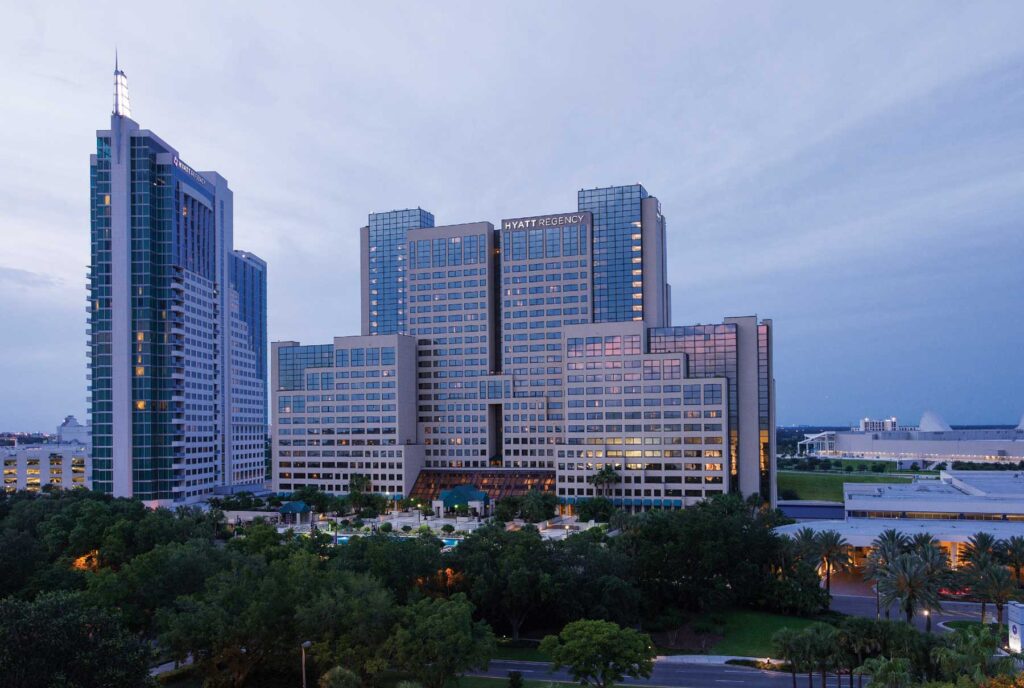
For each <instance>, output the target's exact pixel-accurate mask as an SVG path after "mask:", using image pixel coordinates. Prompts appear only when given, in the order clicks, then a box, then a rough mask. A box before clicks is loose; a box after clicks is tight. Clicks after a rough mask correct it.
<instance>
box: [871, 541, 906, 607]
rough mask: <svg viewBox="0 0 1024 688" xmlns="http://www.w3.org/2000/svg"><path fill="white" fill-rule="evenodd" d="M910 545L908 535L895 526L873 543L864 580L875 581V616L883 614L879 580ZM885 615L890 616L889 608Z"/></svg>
mask: <svg viewBox="0 0 1024 688" xmlns="http://www.w3.org/2000/svg"><path fill="white" fill-rule="evenodd" d="M908 546H909V540H908V539H907V536H906V535H904V534H903V533H901V532H899V531H898V530H896V529H895V528H889V529H887V530H883V531H882V532H881V533H879V535H878V537H876V538H875V539H874V541H872V543H871V554H870V555H869V556H868V562H867V565H866V566H865V567H864V580H867V581H870V582H872V583H874V586H873V587H874V588H875V618H876V619H878V618H880V616H881V608H882V604H881V597H880V595H879V593H878V581H879V579H881V577H882V575H883V573H884V571H885V567H887V566H888V565H889V563H890V562H892V561H893V560H894V559H896V557H898V556H899V555H901V554H903V552H905V551H906V549H907V547H908ZM885 617H886V618H889V609H888V608H886V610H885Z"/></svg>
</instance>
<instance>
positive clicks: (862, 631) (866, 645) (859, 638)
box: [840, 616, 881, 686]
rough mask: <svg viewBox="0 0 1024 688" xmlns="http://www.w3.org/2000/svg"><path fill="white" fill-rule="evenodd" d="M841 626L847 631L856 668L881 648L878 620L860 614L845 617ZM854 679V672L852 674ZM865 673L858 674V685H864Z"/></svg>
mask: <svg viewBox="0 0 1024 688" xmlns="http://www.w3.org/2000/svg"><path fill="white" fill-rule="evenodd" d="M840 628H841V629H842V630H843V631H844V632H845V635H846V641H847V643H848V645H849V650H850V653H851V654H852V655H853V658H854V662H853V666H854V669H856V668H857V667H859V666H861V665H862V664H863V663H864V660H865V659H866V658H867V657H870V656H871V655H872V654H874V653H875V652H878V651H879V650H880V649H881V642H880V641H879V638H878V636H877V631H878V622H877V621H872V620H871V619H865V618H863V617H858V616H850V617H847V618H845V619H843V623H842V626H840ZM851 680H852V674H851ZM863 684H864V675H863V674H861V675H860V676H858V685H861V686H863Z"/></svg>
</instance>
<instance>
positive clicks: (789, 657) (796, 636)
mask: <svg viewBox="0 0 1024 688" xmlns="http://www.w3.org/2000/svg"><path fill="white" fill-rule="evenodd" d="M772 645H773V646H774V647H775V653H776V654H777V655H778V656H779V657H780V658H781V659H782V660H783V661H786V662H789V670H790V672H792V674H793V688H796V671H797V669H798V668H799V667H800V666H802V664H803V657H802V655H803V642H802V640H801V638H800V632H799V631H797V630H795V629H793V628H780V629H779V630H777V631H775V633H774V635H772Z"/></svg>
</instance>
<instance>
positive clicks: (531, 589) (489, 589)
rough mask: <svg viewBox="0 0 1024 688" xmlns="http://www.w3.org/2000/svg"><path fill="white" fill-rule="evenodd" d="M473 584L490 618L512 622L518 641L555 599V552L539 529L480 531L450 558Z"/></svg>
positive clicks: (472, 595)
mask: <svg viewBox="0 0 1024 688" xmlns="http://www.w3.org/2000/svg"><path fill="white" fill-rule="evenodd" d="M449 561H450V562H451V564H452V566H453V568H455V569H456V570H458V571H460V572H461V573H462V574H464V575H465V577H466V579H467V580H468V581H469V596H470V599H471V600H472V601H473V603H474V604H475V605H477V607H478V608H479V609H480V611H481V613H482V614H483V615H484V616H485V618H488V619H491V620H492V621H494V620H497V619H499V618H501V619H504V620H505V621H507V622H508V625H509V627H510V629H511V631H512V638H513V639H514V640H518V639H519V631H520V629H521V628H522V626H523V624H524V623H525V622H526V620H527V619H528V618H529V617H530V615H531V614H534V613H537V612H539V611H541V610H542V609H543V605H544V604H545V602H546V601H548V600H549V599H550V597H549V596H550V595H551V593H552V584H551V569H552V567H551V557H550V548H549V546H548V545H547V543H545V542H544V540H543V539H542V538H541V536H540V533H539V532H538V531H537V529H536V528H533V527H528V528H523V529H521V530H518V531H511V532H510V531H506V530H503V529H501V528H495V527H485V528H480V529H478V530H477V531H476V532H474V533H473V534H472V535H470V536H469V537H467V538H466V539H464V540H463V541H462V542H461V543H460V544H459V546H458V547H456V548H455V549H454V551H453V552H452V553H451V556H450V557H449Z"/></svg>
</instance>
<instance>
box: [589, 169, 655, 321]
mask: <svg viewBox="0 0 1024 688" xmlns="http://www.w3.org/2000/svg"><path fill="white" fill-rule="evenodd" d="M648 195H649V194H648V193H647V190H646V189H644V187H643V186H641V185H640V184H632V185H629V186H610V187H607V188H601V189H582V190H580V191H579V193H578V202H579V209H580V210H588V211H590V213H591V214H592V215H593V218H594V238H593V242H594V243H593V261H594V322H597V323H603V322H621V321H623V320H640V319H642V318H643V315H644V312H643V307H644V300H643V279H644V264H643V258H644V257H643V241H642V236H641V212H640V211H641V208H640V204H641V201H643V199H645V198H647V197H648Z"/></svg>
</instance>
